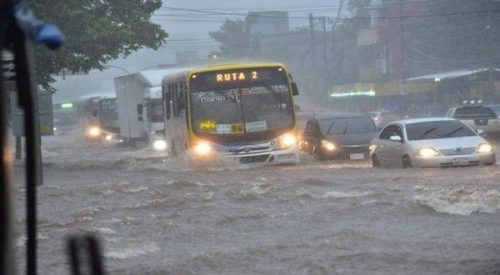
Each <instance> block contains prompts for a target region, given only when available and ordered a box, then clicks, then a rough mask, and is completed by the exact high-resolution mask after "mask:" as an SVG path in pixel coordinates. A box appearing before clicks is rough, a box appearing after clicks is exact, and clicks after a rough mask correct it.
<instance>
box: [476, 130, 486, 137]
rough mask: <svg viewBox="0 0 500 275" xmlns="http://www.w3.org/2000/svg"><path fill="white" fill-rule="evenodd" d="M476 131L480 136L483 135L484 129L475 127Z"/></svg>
mask: <svg viewBox="0 0 500 275" xmlns="http://www.w3.org/2000/svg"><path fill="white" fill-rule="evenodd" d="M476 133H477V134H478V135H480V136H484V130H483V129H477V130H476Z"/></svg>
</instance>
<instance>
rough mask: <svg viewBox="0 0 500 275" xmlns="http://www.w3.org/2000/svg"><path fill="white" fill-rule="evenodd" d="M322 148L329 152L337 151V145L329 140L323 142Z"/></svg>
mask: <svg viewBox="0 0 500 275" xmlns="http://www.w3.org/2000/svg"><path fill="white" fill-rule="evenodd" d="M321 147H323V148H325V149H326V150H327V151H333V150H335V148H337V147H336V146H335V144H333V143H332V142H330V141H327V140H322V141H321Z"/></svg>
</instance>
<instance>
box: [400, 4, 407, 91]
mask: <svg viewBox="0 0 500 275" xmlns="http://www.w3.org/2000/svg"><path fill="white" fill-rule="evenodd" d="M399 22H400V41H399V46H400V50H399V51H400V54H401V87H400V89H401V90H400V92H401V94H403V95H406V94H407V92H408V91H407V86H406V64H405V63H406V62H405V36H404V35H405V21H404V17H403V0H399Z"/></svg>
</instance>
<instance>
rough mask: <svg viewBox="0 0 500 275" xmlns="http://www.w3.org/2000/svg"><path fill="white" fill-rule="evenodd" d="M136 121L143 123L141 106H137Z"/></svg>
mask: <svg viewBox="0 0 500 275" xmlns="http://www.w3.org/2000/svg"><path fill="white" fill-rule="evenodd" d="M137 120H138V121H144V118H143V117H142V104H138V105H137Z"/></svg>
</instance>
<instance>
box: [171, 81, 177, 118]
mask: <svg viewBox="0 0 500 275" xmlns="http://www.w3.org/2000/svg"><path fill="white" fill-rule="evenodd" d="M172 88H173V90H172V91H173V93H172V99H173V103H174V104H173V106H174V107H173V108H174V110H173V111H174V115H173V116H174V118H175V117H179V97H178V93H179V87H178V84H177V83H174V84H172Z"/></svg>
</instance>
